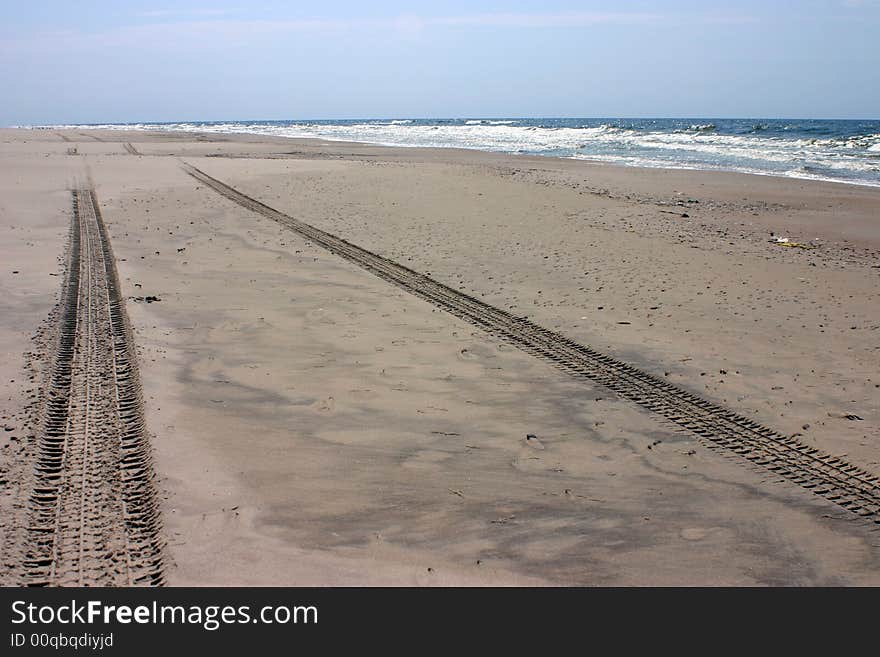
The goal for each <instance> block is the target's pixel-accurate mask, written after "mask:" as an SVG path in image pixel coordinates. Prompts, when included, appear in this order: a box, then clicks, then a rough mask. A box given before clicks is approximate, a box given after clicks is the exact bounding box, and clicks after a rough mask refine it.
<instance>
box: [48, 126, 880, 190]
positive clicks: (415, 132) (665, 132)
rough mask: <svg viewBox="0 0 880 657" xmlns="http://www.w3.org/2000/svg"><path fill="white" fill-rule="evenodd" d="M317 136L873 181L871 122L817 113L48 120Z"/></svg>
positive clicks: (878, 158) (876, 135)
mask: <svg viewBox="0 0 880 657" xmlns="http://www.w3.org/2000/svg"><path fill="white" fill-rule="evenodd" d="M51 127H76V128H87V127H93V128H137V129H143V130H181V131H203V132H215V133H250V134H259V135H272V136H281V137H318V138H321V139H328V140H342V141H359V142H368V143H373V144H383V145H389V146H432V147H439V148H447V147H454V148H471V149H479V150H485V151H496V152H503V153H526V154H530V155H551V156H556V157H567V158H576V159H583V160H594V161H600V162H610V163H613V164H620V165H629V166H639V167H665V168H675V169H710V170H721V171H741V172H746V173H757V174H767V175H777V176H787V177H792V178H810V179H818V180H831V181H837V182H846V183H856V184H862V185H874V186H880V121H878V120H820V119H803V120H795V119H705V118H693V119H609V118H597V119H571V118H555V119H554V118H545V119H518V118H490V119H481V118H457V119H407V118H397V119H346V120H313V121H308V120H295V121H293V120H292V121H187V122H178V123H127V124H103V125H88V126H83V125H77V126H51Z"/></svg>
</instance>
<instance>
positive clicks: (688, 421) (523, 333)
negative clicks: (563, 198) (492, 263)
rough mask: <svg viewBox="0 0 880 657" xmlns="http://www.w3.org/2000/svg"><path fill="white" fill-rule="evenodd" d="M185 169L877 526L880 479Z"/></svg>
mask: <svg viewBox="0 0 880 657" xmlns="http://www.w3.org/2000/svg"><path fill="white" fill-rule="evenodd" d="M183 168H184V170H185V171H186V172H187V173H188V174H189V175H191V176H192V177H193V178H195V179H196V180H198V181H200V182H202V183H204V184H205V185H207V186H208V187H210V188H211V189H213V190H214V191H216V192H218V193H219V194H221V195H222V196H224V197H226V198H227V199H229V200H231V201H233V202H235V203H237V204H238V205H240V206H242V207H244V208H247V209H249V210H251V211H253V212H256V213H258V214H260V215H262V216H264V217H266V218H268V219H272V220H273V221H276V222H278V223H279V224H281V225H283V226H285V227H287V228H290V229H291V230H293V231H295V232H297V233H299V234H300V235H301V236H303V237H305V238H307V239H309V240H311V241H313V242H314V243H316V244H318V245H319V246H322V247H323V248H325V249H327V250H328V251H330V252H331V253H334V254H336V255H338V256H340V257H342V258H345V259H346V260H349V261H350V262H353V263H355V264H357V265H359V266H360V267H363V268H364V269H366V270H367V271H369V272H371V273H373V274H375V275H376V276H378V277H379V278H382V279H383V280H386V281H388V282H389V283H392V284H394V285H396V286H398V287H400V288H402V289H403V290H405V291H407V292H409V293H411V294H414V295H415V296H418V297H420V298H422V299H424V300H426V301H428V302H430V303H432V304H434V305H435V306H438V307H439V308H442V309H443V310H446V311H447V312H449V313H451V314H453V315H455V316H456V317H459V318H460V319H463V320H465V321H467V322H469V323H471V324H473V325H475V326H478V327H480V328H482V329H484V330H486V331H487V332H488V333H490V334H492V335H495V336H497V337H499V338H501V339H503V340H505V341H506V342H508V343H510V344H512V345H514V346H516V347H518V348H519V349H521V350H523V351H525V352H527V353H529V354H532V355H534V356H537V357H539V358H542V359H544V360H546V361H549V362H550V363H552V364H553V365H555V366H556V367H557V368H559V369H561V370H563V371H565V372H567V373H569V374H571V375H572V376H575V377H577V378H584V379H590V380H592V381H595V382H597V383H600V384H602V385H604V386H606V387H607V388H610V389H611V390H613V391H614V392H616V393H617V394H619V395H620V396H621V397H624V398H626V399H629V400H631V401H633V402H635V403H637V404H639V405H640V406H642V407H644V408H646V409H648V410H650V411H653V412H654V413H656V414H658V415H660V416H661V417H663V418H665V419H666V420H668V421H670V422H673V423H674V424H676V425H677V426H679V427H681V428H683V429H686V430H688V431H690V432H691V433H693V434H695V435H696V436H697V437H698V438H700V439H702V440H703V441H705V442H706V443H707V444H708V445H710V446H713V447H714V446H717V447H722V448H725V449H727V450H729V451H731V452H733V453H734V454H737V455H739V456H741V457H742V458H744V459H747V460H748V461H751V462H752V463H754V464H756V465H758V466H761V467H763V468H766V469H767V470H769V471H771V472H773V473H775V474H777V475H780V476H782V477H784V478H786V479H788V480H790V481H792V482H794V483H795V484H798V485H799V486H802V487H803V488H806V489H808V490H811V491H812V492H813V493H815V494H816V495H819V496H821V497H823V498H825V499H827V500H830V501H832V502H834V503H835V504H837V505H838V506H840V507H842V508H844V509H846V510H848V511H850V512H852V513H853V514H856V515H857V516H861V517H863V518H866V519H868V520H872V521H873V522H874V523H880V478H878V477H877V476H875V475H873V474H872V473H870V472H867V471H865V470H863V469H861V468H859V467H857V466H855V465H852V464H850V463H847V462H846V461H844V460H843V459H840V458H837V457H834V456H831V455H829V454H825V453H823V452H821V451H819V450H817V449H815V448H813V447H809V446H807V445H804V444H803V443H801V442H800V441H798V440H796V439H795V438H791V437H788V436H784V435H782V434H780V433H778V432H776V431H774V430H772V429H769V428H767V427H764V426H762V425H760V424H758V423H756V422H753V421H751V420H749V419H748V418H745V417H743V416H741V415H738V414H736V413H734V412H732V411H730V410H727V409H725V408H723V407H721V406H719V405H717V404H715V403H713V402H710V401H708V400H706V399H703V398H702V397H699V396H698V395H695V394H694V393H692V392H689V391H687V390H684V389H682V388H679V387H677V386H674V385H672V384H670V383H668V382H666V381H663V380H661V379H658V378H656V377H654V376H652V375H650V374H648V373H647V372H643V371H641V370H639V369H637V368H635V367H633V366H631V365H628V364H626V363H624V362H622V361H619V360H616V359H614V358H611V357H610V356H606V355H604V354H601V353H599V352H597V351H595V350H593V349H591V348H590V347H587V346H584V345H581V344H578V343H576V342H574V341H573V340H570V339H569V338H566V337H565V336H563V335H561V334H559V333H555V332H553V331H550V330H548V329H546V328H543V327H541V326H538V325H537V324H534V323H532V322H530V321H528V320H527V319H525V318H522V317H516V316H514V315H512V314H510V313H508V312H505V311H503V310H500V309H498V308H495V307H493V306H490V305H488V304H486V303H484V302H482V301H480V300H478V299H475V298H474V297H472V296H470V295H467V294H464V293H463V292H460V291H458V290H455V289H452V288H450V287H448V286H446V285H444V284H442V283H439V282H437V281H435V280H434V279H432V278H430V277H428V276H425V275H424V274H420V273H418V272H416V271H413V270H411V269H409V268H407V267H404V266H403V265H400V264H398V263H396V262H394V261H392V260H389V259H387V258H384V257H382V256H379V255H377V254H375V253H372V252H370V251H367V250H366V249H363V248H361V247H359V246H356V245H354V244H351V243H350V242H348V241H346V240H344V239H342V238H340V237H337V236H335V235H332V234H330V233H327V232H325V231H323V230H320V229H318V228H315V227H314V226H311V225H309V224H307V223H304V222H302V221H299V220H297V219H294V218H293V217H290V216H288V215H286V214H284V213H282V212H279V211H278V210H275V209H273V208H271V207H269V206H267V205H265V204H263V203H261V202H260V201H257V200H256V199H254V198H251V197H250V196H247V195H245V194H243V193H241V192H239V191H238V190H236V189H234V188H233V187H230V186H229V185H226V184H225V183H223V182H221V181H219V180H217V179H216V178H213V177H211V176H209V175H208V174H206V173H204V172H203V171H201V170H199V169H197V168H196V167H193V166H191V165H189V164H186V163H184V164H183Z"/></svg>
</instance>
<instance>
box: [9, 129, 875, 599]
mask: <svg viewBox="0 0 880 657" xmlns="http://www.w3.org/2000/svg"><path fill="white" fill-rule="evenodd" d="M127 145H128V147H127ZM181 161H185V162H188V163H190V164H192V165H195V166H197V167H199V168H200V169H201V170H203V171H205V172H206V173H207V174H209V175H211V176H214V177H216V178H218V179H220V180H222V181H224V182H226V183H228V184H230V185H233V186H234V187H236V188H237V189H239V190H241V191H242V192H245V193H247V194H249V195H250V196H252V197H254V198H256V199H258V200H260V201H262V202H264V203H266V204H268V205H269V206H272V207H273V208H276V209H278V210H280V211H282V212H285V213H287V214H289V215H290V216H292V217H295V218H297V219H300V220H302V221H305V222H307V223H309V224H311V225H313V226H316V227H318V228H321V229H323V230H326V231H328V232H331V233H333V234H335V235H338V236H340V237H342V238H344V239H346V240H349V241H350V242H352V243H354V244H358V245H360V246H362V247H364V248H367V249H369V250H371V251H373V252H375V253H378V254H380V255H382V256H385V257H387V258H390V259H392V260H395V261H397V262H400V263H402V264H404V265H406V266H407V267H410V268H412V269H414V270H416V271H419V272H423V273H429V274H430V276H431V277H433V278H434V279H436V280H439V281H441V282H443V283H445V284H447V285H449V286H450V287H452V288H456V289H460V290H462V291H465V292H467V293H468V294H471V295H473V296H474V297H477V298H479V299H481V300H482V301H484V302H486V303H489V304H492V305H493V306H496V307H498V308H501V309H504V310H507V311H510V312H512V313H514V314H516V315H519V316H527V317H528V318H529V319H530V320H531V321H533V322H535V323H537V324H539V325H541V326H544V327H546V328H549V329H552V330H555V331H558V332H560V333H562V334H564V335H565V336H567V337H569V338H571V339H573V340H575V341H577V342H579V343H581V344H585V345H590V346H592V347H593V348H595V349H596V350H598V351H600V352H602V353H605V354H608V355H610V356H614V357H616V358H619V359H620V360H622V361H625V362H627V363H630V364H632V365H635V366H637V367H639V368H641V369H642V370H645V371H647V372H650V373H651V374H653V375H655V376H657V377H659V378H662V379H665V380H668V381H669V382H671V383H674V384H676V385H678V386H680V387H682V388H685V389H688V390H691V391H693V392H696V393H698V394H701V395H702V396H704V397H706V398H708V399H710V400H712V401H714V402H717V403H719V404H721V405H723V406H724V407H726V408H729V409H730V410H732V411H735V412H737V413H739V414H741V415H744V416H746V417H748V418H750V419H753V420H754V421H756V422H759V423H761V424H763V425H766V426H768V427H770V428H772V429H775V430H778V431H779V432H781V433H783V434H786V435H796V436H797V437H798V439H799V440H800V441H801V442H803V443H805V444H807V445H810V446H813V447H816V448H818V449H820V450H822V451H824V452H827V453H830V454H833V455H836V456H844V457H845V459H846V460H847V461H849V462H851V463H853V464H855V465H857V466H859V467H861V468H863V469H864V470H866V471H868V472H870V473H872V474H875V475H880V285H878V284H880V222H878V210H880V188H868V187H859V186H851V185H842V184H834V183H824V182H816V181H802V180H792V179H781V178H771V177H764V176H753V175H745V174H730V173H719V172H694V171H673V170H659V169H656V170H654V169H635V168H621V167H613V166H608V165H600V164H593V163H588V162H581V161H573V160H558V159H553V158H540V157H528V156H509V155H500V154H489V153H480V152H470V151H460V150H452V149H446V150H444V149H403V148H386V147H379V146H369V145H363V144H349V143H342V142H335V143H331V142H321V141H318V140H289V139H280V138H277V139H273V138H261V137H255V136H231V135H192V134H183V133H169V134H163V133H143V132H140V133H139V132H133V131H132V132H122V131H98V130H88V131H86V130H82V131H73V130H65V131H44V130H33V131H28V130H0V231H2V235H3V242H2V244H3V266H2V268H0V303H2V307H0V346H2V349H3V360H2V364H0V400H2V403H0V411H2V413H0V422H2V423H4V428H5V427H11V429H10V430H4V431H2V432H0V433H2V435H0V453H2V461H0V464H2V468H3V470H2V475H3V477H2V478H3V481H4V482H5V483H4V489H3V495H2V499H0V502H2V505H3V507H2V511H3V517H4V521H3V526H2V529H0V531H2V532H3V534H4V535H3V540H2V541H0V543H2V544H3V546H4V550H5V554H4V555H3V556H4V559H3V561H4V562H5V564H6V570H5V573H4V575H3V576H4V581H5V582H7V583H9V582H13V583H14V581H15V580H14V576H15V557H16V554H17V553H16V547H15V543H16V540H17V538H16V537H17V536H18V532H19V530H20V523H21V521H20V509H21V505H22V501H21V500H22V494H23V493H22V486H21V485H20V484H21V482H22V481H23V479H22V478H23V477H24V476H25V474H23V473H26V470H27V464H26V463H22V458H21V456H20V454H21V453H22V447H21V445H22V441H23V440H24V439H25V438H26V436H27V435H28V434H32V433H33V432H34V431H35V429H34V427H33V422H34V410H33V406H32V405H31V406H29V404H32V402H33V401H34V400H35V399H37V397H38V394H39V385H38V382H39V380H40V372H39V367H40V361H39V359H37V360H36V361H35V360H34V359H31V358H29V356H28V355H27V354H28V352H30V351H32V350H36V351H39V349H40V348H42V347H41V346H40V345H41V343H40V342H39V341H37V342H34V340H33V336H34V335H35V334H37V333H38V332H39V331H40V330H41V328H42V329H45V327H46V325H47V321H48V320H47V318H49V315H50V312H51V311H52V308H53V305H54V304H55V302H56V299H57V295H58V293H59V290H60V280H61V277H62V276H63V267H62V264H63V263H62V260H61V258H62V257H63V254H64V248H65V239H66V236H67V233H68V228H69V222H70V216H71V209H70V194H69V191H68V190H69V188H70V186H71V184H72V181H73V180H74V179H75V178H78V179H79V180H84V179H85V178H86V176H87V175H88V173H90V174H91V176H92V179H93V181H94V185H95V190H96V192H97V197H98V200H99V201H100V203H101V210H102V212H103V216H104V221H105V222H106V225H107V229H108V232H109V235H110V239H111V240H112V244H113V249H114V252H115V255H116V259H117V268H118V271H119V276H120V280H121V284H122V294H123V295H124V296H125V297H127V298H128V301H127V310H128V314H129V317H130V319H131V323H132V328H133V333H134V339H135V342H136V346H137V350H138V354H139V357H140V376H141V380H142V383H143V387H144V398H145V405H146V408H145V410H146V418H147V425H148V429H149V431H150V433H151V434H152V437H153V448H154V459H155V471H156V475H157V485H158V488H159V491H160V494H161V497H162V513H163V526H164V533H165V539H166V540H167V546H166V561H167V564H166V578H167V581H168V583H170V584H174V585H197V586H198V585H638V584H643V585H841V584H844V585H845V584H872V585H877V584H880V548H878V547H877V544H878V540H877V536H878V535H877V532H876V531H871V527H870V525H871V524H872V523H869V522H865V521H861V520H858V519H856V518H855V517H854V516H853V515H852V514H850V513H848V512H846V511H845V510H843V509H841V508H840V507H837V506H835V505H834V504H832V503H831V502H829V501H827V500H825V499H823V498H821V497H819V496H817V495H814V494H812V493H811V492H809V491H808V490H806V489H804V488H802V487H799V486H797V485H795V484H793V483H791V482H789V481H786V480H784V479H782V478H781V477H779V476H778V475H774V474H773V473H771V472H769V471H767V470H765V469H761V468H760V467H757V466H755V465H752V464H750V463H749V462H748V461H746V460H744V459H742V458H740V457H737V456H736V455H734V454H732V453H730V452H726V451H724V450H719V449H710V448H709V447H708V446H707V443H706V442H704V441H700V440H698V439H697V438H696V437H695V436H694V435H693V434H690V433H688V432H684V431H682V430H681V429H679V428H677V427H676V426H675V425H673V424H672V423H670V422H667V421H661V420H659V419H658V417H657V416H655V415H653V414H651V413H650V412H648V411H646V410H644V409H643V408H641V407H639V406H637V405H636V404H634V403H632V402H630V401H627V400H626V399H623V398H621V397H620V396H618V395H616V394H615V393H613V392H611V391H609V390H608V389H606V388H603V387H602V386H600V385H598V384H594V383H590V382H588V381H583V380H578V379H575V378H573V377H571V376H568V375H566V374H564V373H562V372H560V371H559V370H558V369H555V368H553V367H551V366H550V365H548V364H547V362H545V361H542V360H539V359H537V358H535V357H533V356H531V355H528V354H526V353H524V352H522V351H519V350H517V349H515V348H514V347H512V346H510V345H509V344H506V343H503V342H502V341H500V340H499V339H497V338H495V337H492V336H490V335H489V334H487V333H485V332H483V331H481V330H480V329H478V328H476V327H475V326H473V325H471V324H468V323H466V322H464V321H462V320H460V319H457V318H456V317H454V316H452V315H450V314H448V313H445V312H442V311H441V310H439V309H438V308H435V307H433V306H432V305H430V304H428V303H426V302H425V301H423V300H421V299H419V298H417V297H415V296H413V295H411V294H408V293H407V292H405V291H403V290H402V289H400V288H398V287H394V286H392V285H390V284H389V283H387V282H385V281H383V280H380V279H379V278H377V277H375V276H373V275H371V274H370V273H368V272H366V271H364V270H362V269H360V268H359V267H357V266H355V265H354V264H352V263H350V262H347V261H345V260H343V259H341V258H339V257H337V256H335V255H333V254H331V253H328V252H327V251H325V250H324V249H322V248H320V247H319V246H317V245H315V244H314V243H312V242H310V241H308V240H306V239H304V238H302V237H300V236H298V235H297V234H296V233H294V232H291V231H290V230H288V229H286V228H284V227H282V226H280V225H279V224H277V223H275V222H272V221H270V220H268V219H266V218H264V217H262V216H260V215H259V214H256V213H254V212H250V211H248V210H246V209H244V208H242V207H240V206H238V205H235V204H233V203H232V202H230V201H229V200H227V199H225V198H223V197H221V196H219V195H218V194H216V193H215V192H214V191H212V190H210V189H208V188H207V187H206V186H205V185H204V184H201V183H199V182H198V181H196V180H194V179H193V178H192V177H190V176H188V175H187V174H186V173H185V172H184V171H183V170H182V169H181V167H180V163H181ZM777 237H786V238H789V239H790V240H791V241H794V242H797V243H802V244H807V245H810V246H813V247H815V248H811V249H801V248H796V247H795V248H792V247H785V246H782V245H780V244H777V243H775V239H776V238H777ZM147 296H155V297H158V299H159V301H157V302H153V303H147V302H145V301H143V299H144V297H147ZM35 345H36V346H35ZM29 368H31V369H29ZM33 368H36V371H32V369H33ZM29 377H32V378H29ZM527 434H532V435H534V436H536V437H537V438H536V439H526V436H527ZM16 455H19V456H16Z"/></svg>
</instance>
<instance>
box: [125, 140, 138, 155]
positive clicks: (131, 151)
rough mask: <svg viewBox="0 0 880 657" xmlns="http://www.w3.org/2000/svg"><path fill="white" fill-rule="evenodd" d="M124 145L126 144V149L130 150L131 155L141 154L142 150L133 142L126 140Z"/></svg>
mask: <svg viewBox="0 0 880 657" xmlns="http://www.w3.org/2000/svg"><path fill="white" fill-rule="evenodd" d="M123 145H124V146H125V150H126V151H128V153H129V155H140V154H141V153H140V151H138V149H136V148H135V147H134V146H133V145H132V144H131V142H125V144H123Z"/></svg>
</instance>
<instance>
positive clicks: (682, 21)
mask: <svg viewBox="0 0 880 657" xmlns="http://www.w3.org/2000/svg"><path fill="white" fill-rule="evenodd" d="M0 16H2V21H0V89H2V96H0V125H7V126H8V125H39V124H58V123H104V122H108V123H109V122H157V121H189V120H245V119H254V120H256V119H266V120H269V119H278V120H281V119H335V118H441V117H480V118H483V117H760V118H774V117H788V118H874V119H876V118H880V0H785V1H783V0H763V1H757V0H740V1H739V2H735V1H728V2H722V1H720V0H700V1H695V0H669V1H667V2H660V1H655V2H645V1H632V0H617V1H615V2H611V1H581V2H574V1H565V0H559V1H557V0H543V1H541V2H527V1H524V0H520V1H517V0H512V1H507V2H496V1H492V0H469V1H465V0H451V1H448V2H437V1H436V0H435V1H434V2H424V3H420V2H402V1H400V2H398V1H395V0H374V1H372V2H363V1H349V2H336V1H334V0H324V1H323V2H320V3H304V2H303V3H300V2H281V1H273V0H155V1H151V2H146V1H143V0H141V1H138V0H134V1H130V2H119V1H115V2H110V1H90V0H79V1H78V2H70V0H65V1H63V2H62V1H54V0H48V1H45V2H41V1H39V0H36V1H33V2H21V1H20V0H14V1H13V0H0Z"/></svg>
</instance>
